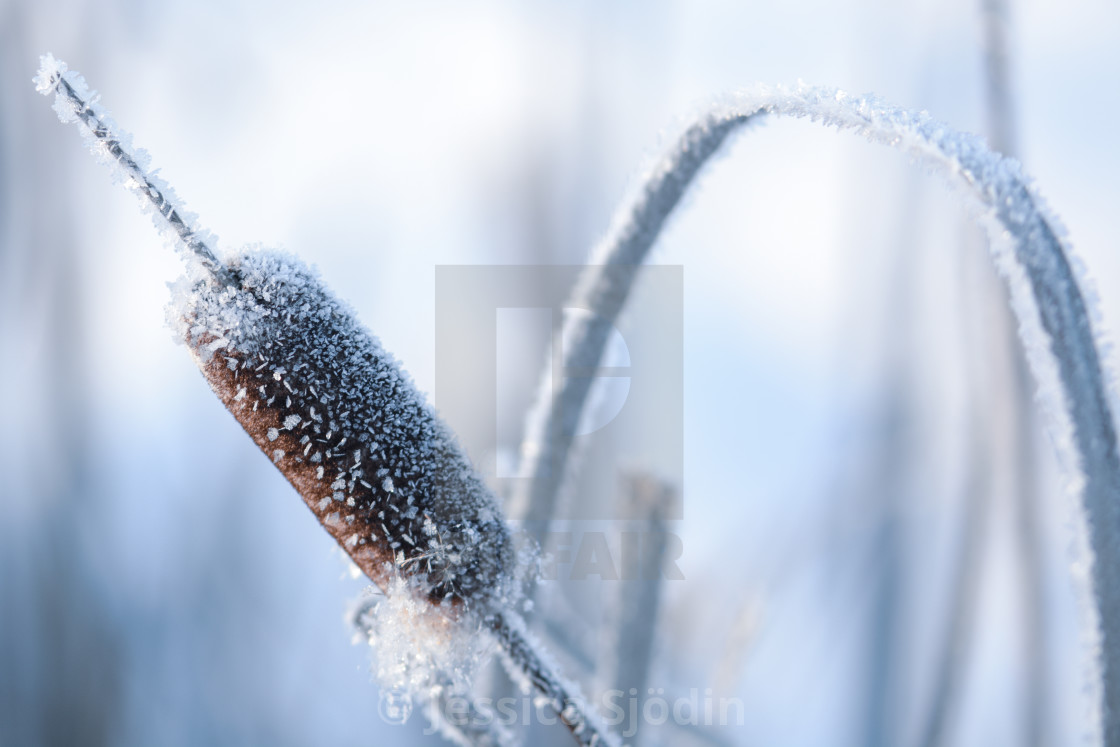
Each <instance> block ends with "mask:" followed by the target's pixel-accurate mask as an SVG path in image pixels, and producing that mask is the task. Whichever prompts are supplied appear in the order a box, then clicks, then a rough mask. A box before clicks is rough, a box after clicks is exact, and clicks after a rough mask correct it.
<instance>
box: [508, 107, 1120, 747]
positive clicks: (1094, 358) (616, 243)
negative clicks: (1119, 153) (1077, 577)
mask: <svg viewBox="0 0 1120 747" xmlns="http://www.w3.org/2000/svg"><path fill="white" fill-rule="evenodd" d="M764 114H771V115H774V116H788V117H796V118H805V119H810V120H812V121H816V122H820V123H822V124H826V125H831V126H835V127H837V128H839V129H844V130H852V131H855V132H857V133H860V134H863V135H865V136H866V137H868V138H869V139H871V140H872V141H874V142H878V143H881V144H885V145H891V146H894V147H896V148H898V149H900V150H902V151H904V152H906V153H908V154H910V155H911V156H912V157H914V158H916V159H918V160H920V161H921V162H922V163H924V164H925V165H926V166H928V167H931V168H932V169H934V170H936V171H938V172H940V173H942V174H943V175H944V176H945V177H947V180H948V181H949V183H950V184H951V185H953V186H955V187H957V188H959V190H960V194H961V195H962V197H963V198H964V200H965V203H966V205H967V207H968V208H969V209H970V210H971V211H972V212H973V213H974V214H975V215H976V216H977V218H978V220H979V221H980V222H981V224H982V225H983V226H984V227H985V229H986V230H987V232H988V235H989V238H990V240H991V250H992V255H993V259H994V261H995V262H996V265H997V268H998V269H999V270H1000V272H1001V274H1002V275H1003V277H1004V279H1005V281H1006V282H1007V284H1008V287H1009V290H1010V294H1011V298H1012V304H1013V306H1014V309H1015V312H1016V315H1017V316H1018V319H1019V324H1020V332H1021V334H1022V341H1023V345H1024V347H1025V348H1026V352H1027V355H1028V360H1029V362H1030V364H1031V367H1032V370H1033V372H1034V375H1035V377H1036V379H1037V381H1038V383H1039V387H1040V390H1041V392H1042V404H1043V407H1044V409H1045V411H1046V413H1047V415H1048V421H1049V427H1050V429H1051V431H1052V435H1053V440H1054V442H1055V444H1056V448H1057V450H1058V455H1059V459H1060V460H1062V462H1063V464H1064V466H1065V467H1066V469H1067V471H1068V472H1069V474H1070V483H1071V492H1075V493H1077V494H1079V496H1080V506H1081V509H1082V511H1083V514H1082V516H1083V519H1084V523H1085V530H1086V531H1085V534H1086V535H1087V536H1086V537H1085V538H1083V539H1087V543H1088V548H1087V550H1089V549H1091V553H1092V557H1093V562H1092V576H1091V580H1090V584H1089V586H1090V588H1091V593H1092V597H1093V600H1094V602H1095V610H1090V611H1089V614H1090V615H1093V614H1094V613H1095V615H1096V616H1097V618H1098V619H1097V620H1094V622H1093V625H1092V628H1093V629H1094V630H1093V632H1092V635H1095V636H1096V638H1097V645H1096V649H1097V656H1096V657H1095V658H1097V661H1095V662H1094V667H1099V677H1094V678H1093V680H1094V682H1093V683H1092V685H1093V686H1097V685H1099V687H1100V693H1099V697H1098V696H1097V694H1094V697H1098V702H1099V705H1100V709H1101V711H1100V718H1099V726H1100V730H1101V737H1102V738H1103V739H1104V740H1105V741H1106V742H1107V743H1109V744H1120V504H1118V500H1120V498H1118V496H1120V456H1118V454H1117V436H1116V424H1115V421H1114V418H1113V405H1112V399H1111V394H1110V391H1109V387H1108V379H1107V378H1106V375H1105V372H1104V369H1103V366H1102V361H1101V355H1100V353H1099V352H1098V348H1097V345H1098V335H1097V334H1096V333H1095V331H1094V328H1093V324H1092V321H1091V318H1090V306H1089V304H1088V303H1087V302H1086V297H1085V295H1084V291H1083V289H1082V287H1081V284H1082V282H1084V281H1083V279H1082V278H1081V277H1080V275H1079V272H1078V271H1077V270H1076V269H1075V265H1074V262H1073V260H1072V259H1071V257H1072V252H1071V249H1070V247H1069V246H1068V244H1066V243H1065V241H1064V240H1063V238H1062V237H1063V236H1064V235H1065V234H1064V229H1063V228H1062V227H1061V225H1060V223H1059V222H1058V221H1057V219H1056V218H1055V217H1054V216H1053V215H1052V214H1051V213H1050V212H1049V211H1048V210H1047V209H1046V208H1045V207H1044V205H1043V203H1042V201H1041V199H1040V198H1039V196H1038V194H1037V192H1036V191H1035V189H1034V187H1033V186H1032V184H1031V182H1030V180H1029V179H1028V178H1027V177H1026V176H1025V175H1024V174H1023V173H1022V171H1021V170H1020V167H1019V164H1018V162H1017V161H1014V160H1012V159H1008V158H1004V157H1003V156H1001V155H999V154H998V153H995V152H993V151H992V150H990V149H989V148H988V147H987V146H986V145H985V144H984V142H983V141H982V140H981V139H980V138H978V137H975V136H972V135H967V134H964V133H960V132H958V131H955V130H954V129H952V128H951V127H949V126H947V125H945V124H943V123H940V122H938V121H936V120H934V119H933V118H931V117H929V116H928V115H926V114H925V113H915V112H909V111H906V110H904V109H899V108H896V107H893V106H890V105H888V104H886V103H885V102H883V101H881V100H879V99H877V98H874V97H856V96H850V95H848V94H846V93H844V92H842V91H839V90H835V89H825V88H814V87H807V86H802V87H799V88H797V89H793V90H789V89H783V88H777V89H765V88H764V89H760V90H758V91H756V92H753V93H749V94H744V95H741V96H738V97H736V98H735V99H733V100H731V101H730V102H729V103H727V104H722V105H719V106H717V107H715V108H714V109H713V110H712V111H710V112H709V113H708V114H706V115H704V116H703V117H702V118H701V119H700V121H699V122H698V123H697V124H695V125H693V126H692V127H691V128H689V129H688V130H687V131H686V133H685V135H684V136H683V137H682V138H681V139H680V141H679V142H678V143H677V145H676V146H675V148H674V149H673V150H672V151H671V152H670V153H669V154H668V155H667V156H666V157H665V158H664V160H663V161H662V162H661V163H660V165H659V166H658V167H657V168H656V169H655V170H654V171H653V172H652V174H651V175H649V176H648V177H647V179H646V181H645V184H644V186H643V188H642V189H641V191H640V192H639V194H638V197H637V199H635V200H634V201H633V203H632V204H631V205H629V206H627V207H626V208H624V209H623V210H622V212H621V213H620V214H619V217H618V218H617V220H616V222H615V228H614V229H613V230H612V231H611V233H610V234H609V235H608V237H607V239H606V241H604V242H603V243H602V244H601V245H600V246H599V247H598V248H597V250H596V252H595V253H594V255H593V257H592V262H593V265H592V266H591V267H590V268H589V269H588V270H587V272H586V274H585V276H584V277H583V278H582V279H581V282H580V283H579V284H578V285H577V288H576V290H575V292H574V296H573V303H572V304H571V305H573V306H583V307H584V308H588V309H590V310H591V311H592V312H594V313H593V314H591V315H588V316H585V317H584V319H588V318H590V319H594V320H596V322H594V323H590V324H585V325H583V326H581V327H574V328H572V329H570V330H567V331H568V332H570V334H565V335H562V337H563V338H564V339H568V340H571V341H573V344H572V345H571V347H570V348H569V352H567V353H566V354H565V360H564V363H565V365H566V366H567V365H571V366H579V367H590V366H594V365H596V364H597V363H598V361H599V360H600V359H601V357H602V353H603V349H604V347H605V342H606V325H607V324H609V323H610V321H611V320H613V319H615V318H616V317H617V316H618V314H619V313H620V312H621V309H622V308H623V306H624V304H625V301H626V298H627V296H628V294H629V291H630V288H631V286H632V285H633V282H634V278H635V277H636V275H637V266H638V265H640V264H641V263H642V262H643V261H644V260H645V259H646V257H647V255H648V253H649V250H650V248H651V247H652V246H653V244H654V242H655V240H656V238H657V236H658V233H659V232H660V230H661V228H662V226H663V225H664V223H665V221H666V219H667V218H668V217H669V215H670V214H671V212H672V210H673V209H674V208H675V206H676V205H677V204H678V202H679V200H680V198H681V197H682V196H683V194H684V192H685V191H686V189H687V187H688V185H689V184H690V183H691V181H692V179H693V177H695V175H696V174H697V173H698V171H699V170H700V168H701V167H702V166H703V164H704V162H705V161H706V160H707V159H708V158H709V157H710V156H711V155H712V154H714V153H715V152H716V151H717V150H718V148H719V146H720V145H721V144H722V143H723V142H724V140H725V139H726V137H727V135H728V134H730V133H731V132H732V131H733V130H735V129H737V128H738V127H740V126H742V125H743V124H745V123H746V122H748V121H751V120H752V119H755V118H757V117H759V116H760V115H764ZM580 384H581V382H580V381H579V380H578V379H569V380H566V381H565V382H564V384H563V385H562V386H561V387H560V388H559V389H558V390H557V391H556V392H550V391H542V393H541V397H540V399H539V400H538V402H537V406H536V413H537V417H536V418H535V419H532V420H531V421H530V427H529V429H528V431H527V437H526V441H525V444H524V446H523V450H522V457H523V459H525V460H526V461H527V464H528V466H529V470H528V472H529V474H530V480H529V489H528V490H527V491H526V493H525V494H524V495H523V496H522V512H521V516H522V517H528V518H532V517H533V516H548V515H549V513H550V512H549V511H548V510H546V509H548V508H549V507H550V506H551V505H552V504H553V503H554V502H555V498H556V493H557V491H558V490H559V488H560V482H561V478H562V477H563V475H564V473H565V470H566V468H567V465H568V461H569V459H570V452H571V446H572V439H573V434H574V432H575V427H576V424H577V423H578V422H579V418H580V415H581V413H582V409H583V407H584V404H585V403H586V400H587V387H586V385H584V386H582V387H581V386H580ZM534 511H539V512H540V513H538V514H534Z"/></svg>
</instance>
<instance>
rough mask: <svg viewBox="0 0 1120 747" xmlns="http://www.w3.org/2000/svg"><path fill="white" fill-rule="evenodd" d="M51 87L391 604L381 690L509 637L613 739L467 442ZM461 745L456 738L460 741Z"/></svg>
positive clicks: (213, 347) (304, 271)
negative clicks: (541, 631) (540, 627)
mask: <svg viewBox="0 0 1120 747" xmlns="http://www.w3.org/2000/svg"><path fill="white" fill-rule="evenodd" d="M42 62H43V65H42V68H41V70H40V72H39V75H38V76H37V77H36V79H35V82H36V85H37V87H38V89H39V90H40V91H41V92H42V93H44V94H46V95H52V94H53V95H54V96H55V111H56V112H57V113H58V115H59V117H60V119H62V121H64V122H71V121H73V122H76V123H77V124H78V126H79V128H80V129H81V130H82V132H83V135H84V136H85V138H86V141H87V143H88V144H89V146H90V148H91V150H92V151H93V152H94V153H95V155H97V156H98V157H99V159H100V160H102V161H103V162H105V163H106V164H108V165H109V166H111V167H112V169H113V170H114V172H115V174H116V175H117V177H118V178H119V179H120V180H121V181H123V182H124V183H125V185H126V186H127V187H129V188H131V189H133V190H135V191H137V192H138V193H139V195H140V196H141V198H142V201H143V203H144V204H145V205H146V206H147V207H148V209H149V210H150V211H151V212H152V214H153V218H154V219H155V222H156V225H157V227H159V228H160V229H161V230H162V231H163V232H164V234H165V235H166V237H167V238H169V239H170V240H171V241H172V243H173V244H174V245H175V246H176V248H177V249H179V251H180V252H181V253H182V254H183V256H184V257H185V258H186V259H187V260H188V267H189V270H188V274H187V277H186V278H184V279H183V280H181V281H179V282H178V283H177V284H176V285H175V286H174V289H173V298H172V303H171V306H170V307H169V321H170V323H171V325H172V327H173V329H175V331H176V333H177V336H178V338H179V339H180V340H182V341H183V342H184V343H185V344H186V345H187V347H188V349H189V350H190V352H191V354H192V356H193V357H194V359H195V362H196V363H197V364H198V366H199V369H200V370H201V371H202V373H203V375H204V376H205V377H206V380H207V381H208V382H209V384H210V387H211V388H212V389H213V391H214V393H215V394H217V396H218V398H219V399H220V400H221V401H222V403H223V404H224V405H225V406H226V408H227V409H228V410H229V411H230V412H231V413H232V414H233V415H234V417H235V418H237V420H238V422H239V423H240V424H241V425H242V427H243V428H244V429H245V430H246V432H248V434H249V435H250V436H251V437H252V438H253V441H254V442H255V443H256V444H257V446H259V447H260V448H261V450H262V451H263V452H264V453H265V454H267V455H268V457H269V458H270V459H271V460H272V462H273V463H274V464H275V465H276V467H277V468H278V469H279V470H280V471H281V472H282V473H283V474H284V476H285V477H286V478H287V479H288V481H289V482H290V483H291V484H292V486H293V487H295V489H296V490H297V492H298V493H299V494H300V496H301V497H302V498H303V500H304V502H305V503H306V504H307V505H308V507H309V508H310V509H311V511H312V512H313V513H314V514H315V515H316V517H317V518H318V519H319V521H320V522H321V523H322V525H323V526H324V527H325V528H326V529H327V531H328V532H330V534H331V535H332V536H333V537H334V538H335V540H337V541H338V543H339V545H341V546H342V548H343V549H344V550H345V551H346V553H347V554H348V555H349V556H350V558H351V559H352V560H353V561H354V563H355V564H356V565H357V567H358V568H360V569H361V571H362V572H364V573H365V574H366V576H368V577H369V578H370V580H372V581H373V582H374V583H375V584H376V585H377V586H378V587H379V588H380V589H381V590H382V591H383V592H384V593H385V595H386V600H385V603H384V604H382V605H379V606H378V610H379V612H375V614H374V617H375V618H376V617H377V615H378V614H380V616H381V619H380V620H377V619H375V620H373V621H372V622H371V623H369V624H368V625H367V627H368V628H369V629H370V630H372V631H374V632H376V633H378V634H379V648H381V647H384V648H386V649H387V650H386V651H378V658H379V662H378V669H377V674H378V679H379V682H380V684H381V685H382V687H383V688H392V689H393V690H403V691H404V693H405V694H406V695H418V696H419V697H420V698H422V699H423V700H425V701H426V702H427V703H429V704H430V703H431V702H432V701H433V700H434V699H435V698H437V697H438V696H440V695H441V694H443V693H446V688H448V687H452V688H455V689H458V690H462V689H465V686H466V683H467V681H468V680H469V677H470V674H471V672H472V671H473V669H474V668H476V667H477V665H478V663H479V661H480V660H481V658H482V657H483V655H484V654H485V653H487V651H488V649H489V648H491V647H492V646H493V644H494V643H495V642H496V643H497V645H498V647H499V649H500V651H501V653H502V655H503V656H504V657H505V658H506V660H507V662H509V664H510V668H511V670H512V671H513V672H514V673H515V675H516V676H518V677H520V678H521V679H522V680H523V681H524V682H525V683H526V684H527V685H532V686H533V687H535V688H536V689H537V690H538V691H539V692H540V693H541V694H542V695H543V696H544V697H545V698H546V700H547V701H548V702H549V703H550V704H551V705H552V706H553V707H555V708H556V710H557V711H558V712H560V713H561V714H562V716H563V721H564V723H565V725H566V726H567V727H568V728H569V729H570V730H571V731H572V733H573V735H575V736H576V738H577V741H579V742H580V743H581V744H588V745H592V744H599V743H604V742H606V741H607V739H606V732H605V731H603V730H602V729H601V728H599V727H596V726H594V725H593V724H592V723H591V721H590V719H589V718H588V716H587V714H586V712H585V710H584V709H583V708H582V707H581V706H580V704H579V701H578V694H577V693H576V691H575V689H574V688H573V687H572V686H570V685H568V684H566V683H564V682H563V681H562V680H560V679H559V678H558V677H557V676H556V675H555V674H554V671H555V669H554V667H553V666H551V665H550V664H548V663H547V660H546V659H545V658H544V656H543V655H542V654H541V653H540V652H539V651H538V649H537V646H536V645H535V644H534V643H532V642H531V640H530V638H529V636H528V634H527V633H526V631H525V629H524V624H523V623H522V621H521V619H520V618H519V616H518V614H517V606H518V603H519V597H518V591H517V589H518V584H516V583H515V582H514V575H515V574H514V571H515V552H514V548H513V543H512V541H511V536H510V532H509V529H508V528H507V525H506V523H505V520H504V519H503V517H502V515H501V512H500V510H499V509H498V506H497V503H496V501H495V499H494V497H493V496H492V494H491V493H490V491H489V490H488V489H487V487H486V486H485V484H484V483H483V482H482V480H481V478H480V477H479V476H478V474H477V473H476V472H475V471H474V469H473V468H472V466H471V464H470V462H469V460H468V459H467V458H466V456H465V454H464V453H463V451H462V450H461V448H460V447H459V445H458V444H457V442H456V440H455V438H454V436H453V434H452V433H451V431H450V430H449V428H448V427H447V426H446V425H445V424H444V423H443V421H442V420H440V418H439V417H438V416H437V415H436V413H435V411H434V410H433V409H432V407H431V406H430V405H429V404H428V403H427V402H426V401H425V399H424V397H423V396H422V395H421V394H420V393H419V392H417V390H416V389H415V388H414V387H413V385H412V382H411V381H410V380H409V377H408V375H407V374H406V373H404V371H403V370H402V369H401V367H400V365H399V364H398V363H397V362H396V360H394V358H393V357H392V356H391V355H390V354H389V353H388V352H386V351H385V350H384V348H382V347H381V344H380V342H378V340H377V339H376V338H375V337H374V336H373V335H371V334H370V333H369V332H368V331H366V329H365V328H364V327H362V325H361V324H359V323H358V322H357V321H356V319H355V315H354V313H353V312H352V310H351V309H350V308H349V307H347V306H346V305H345V304H343V303H342V302H340V301H339V300H338V299H336V298H335V297H334V296H333V295H332V294H331V292H330V291H329V290H328V289H327V288H326V287H325V286H324V285H323V283H322V282H321V281H320V280H319V278H318V277H317V276H316V274H315V273H314V272H313V271H312V270H310V269H309V268H308V267H307V266H306V265H304V264H303V263H302V262H300V261H299V260H298V259H296V258H294V257H291V256H288V255H285V254H282V253H278V252H267V251H256V252H246V253H243V254H241V255H240V256H237V257H235V258H233V259H230V260H228V261H225V262H223V261H221V260H219V259H218V256H217V254H216V252H215V251H214V249H213V247H212V246H211V244H212V239H211V238H210V237H209V236H208V235H206V234H204V233H202V232H200V231H199V230H198V229H196V228H195V227H194V225H193V223H194V219H193V216H191V215H189V214H188V213H186V212H185V211H184V210H183V209H182V208H181V206H180V205H179V203H178V201H177V199H176V198H175V197H174V194H173V192H172V191H171V189H170V188H169V187H168V186H167V185H166V184H165V183H164V182H162V181H161V180H159V179H158V178H157V177H155V175H154V174H153V173H151V172H150V171H148V169H147V162H148V159H147V156H146V155H145V154H144V153H143V152H142V151H138V150H134V149H132V148H131V145H130V140H129V138H128V137H127V135H124V134H123V133H121V132H120V131H119V129H118V128H117V127H116V126H115V124H114V123H113V122H112V121H111V120H110V119H109V118H108V116H107V115H106V113H105V111H104V110H103V109H102V108H101V107H100V105H99V104H98V103H97V97H96V95H95V94H92V93H90V92H89V91H88V89H87V88H86V85H85V82H84V81H83V80H82V78H81V76H80V75H78V74H76V73H74V72H68V71H67V69H66V66H65V64H63V63H61V62H59V61H57V60H55V59H54V58H53V57H51V56H50V55H47V56H45V57H44V58H43V61H42ZM451 735H452V736H454V734H451Z"/></svg>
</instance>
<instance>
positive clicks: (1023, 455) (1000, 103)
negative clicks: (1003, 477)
mask: <svg viewBox="0 0 1120 747" xmlns="http://www.w3.org/2000/svg"><path fill="white" fill-rule="evenodd" d="M981 4H982V7H981V16H982V23H983V28H984V81H985V100H986V102H987V129H988V139H989V140H990V141H991V143H992V147H993V148H995V149H996V150H998V151H999V152H1001V153H1004V154H1006V155H1009V156H1017V155H1018V150H1019V147H1018V144H1019V138H1018V132H1017V129H1018V128H1017V127H1016V117H1015V106H1014V98H1013V92H1012V86H1011V50H1010V39H1011V34H1010V29H1009V25H1010V23H1011V18H1010V7H1009V5H1010V3H1009V0H982V3H981ZM1004 327H1005V328H1006V329H1007V330H1008V331H1009V332H1013V330H1014V320H1013V319H1010V318H1009V319H1008V320H1007V321H1006V323H1005V324H1004ZM1009 337H1011V338H1012V339H1009V348H1010V349H1009V351H1008V353H1009V355H1010V359H1011V365H1012V367H1013V369H1014V370H1013V371H1012V375H1011V376H1010V377H1009V384H1010V389H1011V397H1012V398H1013V399H1014V404H1015V407H1014V409H1013V415H1012V419H1013V422H1012V423H1011V424H1010V425H1011V428H1012V429H1013V431H1014V439H1015V443H1014V446H1013V449H1014V470H1015V474H1014V487H1013V489H1014V491H1015V496H1016V498H1017V500H1016V502H1015V503H1016V507H1017V509H1018V526H1017V528H1016V529H1017V531H1016V532H1015V540H1016V551H1017V552H1018V555H1019V564H1018V565H1019V568H1020V569H1021V573H1022V576H1023V606H1024V608H1025V609H1024V625H1025V628H1026V635H1025V636H1024V640H1023V649H1024V651H1023V654H1024V661H1025V664H1026V670H1027V671H1026V690H1027V693H1026V703H1025V704H1024V706H1023V713H1024V715H1025V718H1026V721H1027V723H1026V743H1027V745H1028V747H1041V745H1042V744H1044V743H1045V742H1046V735H1047V733H1048V731H1049V708H1050V694H1049V690H1050V685H1049V679H1050V671H1049V665H1048V660H1047V648H1046V640H1047V637H1048V635H1047V631H1048V630H1049V629H1050V609H1049V606H1048V605H1047V603H1046V581H1045V575H1044V574H1045V571H1044V569H1043V562H1042V551H1043V548H1042V537H1041V536H1040V535H1041V532H1040V512H1041V510H1042V502H1041V496H1040V495H1039V489H1038V470H1037V468H1036V466H1035V454H1034V451H1035V442H1034V429H1035V418H1034V407H1033V400H1032V390H1033V387H1032V384H1031V381H1030V371H1028V370H1027V362H1026V360H1025V359H1024V357H1023V352H1022V350H1021V349H1020V348H1019V346H1018V345H1017V344H1015V340H1014V339H1013V334H1012V335H1009Z"/></svg>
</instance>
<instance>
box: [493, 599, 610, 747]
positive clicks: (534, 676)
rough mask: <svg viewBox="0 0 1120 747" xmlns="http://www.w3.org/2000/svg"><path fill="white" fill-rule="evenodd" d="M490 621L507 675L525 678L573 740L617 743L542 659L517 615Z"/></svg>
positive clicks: (594, 745) (595, 745)
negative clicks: (500, 648) (556, 714)
mask: <svg viewBox="0 0 1120 747" xmlns="http://www.w3.org/2000/svg"><path fill="white" fill-rule="evenodd" d="M489 624H490V629H491V630H492V631H493V633H494V634H495V636H496V637H497V638H498V640H499V641H500V642H501V644H502V651H503V654H504V655H505V657H506V659H507V662H508V663H509V665H510V667H509V669H510V676H511V677H512V678H513V679H515V680H518V679H527V680H528V683H529V684H531V685H532V686H533V687H534V688H535V689H536V690H537V691H538V692H540V693H541V694H542V695H543V696H544V697H545V699H546V700H547V701H548V704H549V706H550V707H551V708H552V709H554V710H555V711H556V712H557V713H558V714H559V715H560V720H561V722H562V723H563V724H564V726H565V727H567V729H568V731H570V732H571V733H572V736H573V737H575V739H576V742H578V743H579V744H581V745H587V747H598V745H614V744H617V742H616V741H615V740H614V739H613V738H612V737H610V736H609V734H608V732H607V731H606V729H605V728H603V727H602V726H600V725H597V724H596V723H595V721H594V720H592V719H591V717H590V714H591V710H590V708H588V707H587V704H586V703H584V702H583V699H582V698H581V697H580V696H579V693H578V691H577V690H576V689H575V686H574V685H572V684H570V683H566V682H564V680H562V679H560V678H559V677H558V676H557V675H556V671H557V667H556V666H555V665H554V664H552V663H551V662H546V661H545V660H544V659H543V658H542V654H541V652H540V647H539V646H538V645H536V644H535V643H534V642H533V640H532V639H531V638H530V637H529V635H528V633H527V632H526V630H525V624H524V622H523V621H522V620H521V619H520V618H519V617H517V616H510V615H505V614H496V615H494V616H493V617H491V618H490V620H489Z"/></svg>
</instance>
